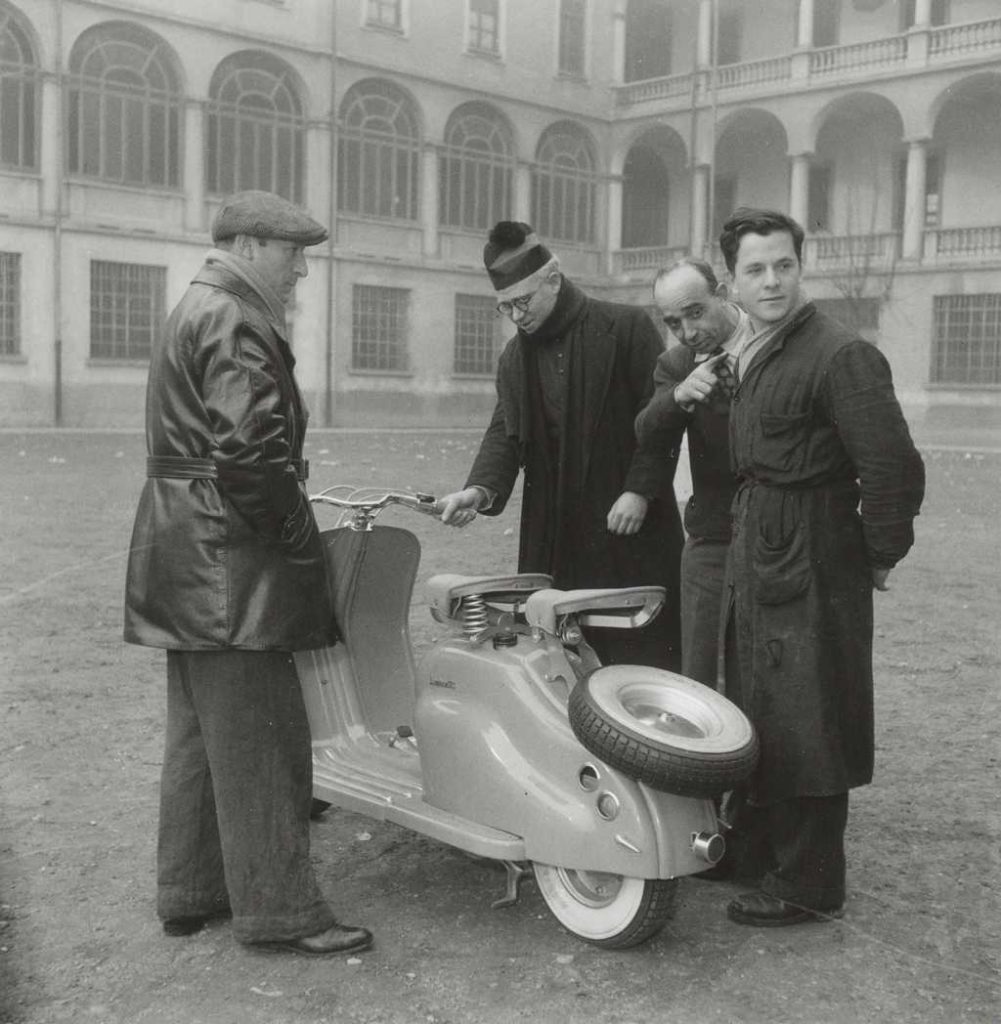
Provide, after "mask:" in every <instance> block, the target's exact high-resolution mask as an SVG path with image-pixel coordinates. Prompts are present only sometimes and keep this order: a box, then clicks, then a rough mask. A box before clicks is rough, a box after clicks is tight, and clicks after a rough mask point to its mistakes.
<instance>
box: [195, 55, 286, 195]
mask: <svg viewBox="0 0 1001 1024" xmlns="http://www.w3.org/2000/svg"><path fill="white" fill-rule="evenodd" d="M207 115H208V116H207V118H206V133H207V142H206V150H207V152H206V154H205V187H206V189H207V191H208V192H209V193H212V194H215V195H228V194H230V193H232V192H242V191H243V190H244V189H263V190H264V191H265V192H277V193H278V194H279V195H282V196H285V198H286V199H291V200H292V201H293V202H301V201H302V197H303V189H304V183H303V177H304V175H303V168H304V163H305V160H304V154H305V137H306V125H305V119H304V117H303V113H302V102H301V100H300V97H299V91H298V88H297V86H296V82H295V80H294V77H293V72H292V69H291V68H289V67H288V66H287V65H286V64H284V63H283V62H282V61H280V60H279V59H278V58H277V57H272V56H271V55H270V54H268V53H250V52H245V53H236V54H233V55H232V56H230V57H227V58H226V60H224V61H223V62H222V63H221V64H220V65H219V67H218V68H216V71H215V74H214V75H213V76H212V82H211V84H210V86H209V105H208V110H207Z"/></svg>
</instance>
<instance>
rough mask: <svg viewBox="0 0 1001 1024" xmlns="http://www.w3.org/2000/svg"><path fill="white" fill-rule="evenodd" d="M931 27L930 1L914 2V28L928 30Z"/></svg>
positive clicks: (916, 0) (920, 0)
mask: <svg viewBox="0 0 1001 1024" xmlns="http://www.w3.org/2000/svg"><path fill="white" fill-rule="evenodd" d="M930 25H931V0H915V3H914V28H928V27H930Z"/></svg>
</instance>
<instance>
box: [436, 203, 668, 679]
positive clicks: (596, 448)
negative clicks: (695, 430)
mask: <svg viewBox="0 0 1001 1024" xmlns="http://www.w3.org/2000/svg"><path fill="white" fill-rule="evenodd" d="M483 259H484V264H485V266H486V269H487V273H488V275H489V277H490V280H491V283H492V285H493V287H494V290H495V292H496V293H497V298H498V300H499V302H498V310H499V311H500V312H501V313H503V314H505V315H507V316H508V317H510V319H511V320H512V322H513V323H514V324H515V326H516V327H517V329H518V332H517V334H516V335H515V336H514V337H513V338H512V339H511V340H510V341H509V342H508V344H507V346H506V347H505V349H504V351H503V353H502V354H501V357H500V363H499V365H498V369H497V405H496V408H495V410H494V413H493V418H492V419H491V421H490V425H489V426H488V427H487V430H486V433H485V434H484V436H483V441H482V443H481V445H480V449H479V453H478V454H477V456H476V459H475V461H474V463H473V467H472V469H471V471H470V473H469V477H468V479H467V481H466V484H465V487H464V488H463V489H462V490H461V491H457V492H455V493H453V494H450V495H447V496H446V498H445V499H444V508H443V512H442V519H443V520H444V521H445V522H446V523H452V524H454V525H460V526H461V525H465V524H466V523H468V522H469V521H470V520H471V519H472V518H473V517H474V516H475V515H476V513H477V512H481V513H483V514H485V515H499V514H500V513H501V512H503V510H504V508H505V506H506V504H507V501H508V499H509V497H510V495H511V492H512V490H513V488H514V485H515V482H516V480H517V478H518V473H519V471H520V470H522V469H523V470H524V474H525V476H524V489H523V495H522V508H521V535H520V545H519V556H518V568H519V571H521V572H542V573H549V574H550V575H552V576H553V580H554V585H555V586H556V587H559V588H561V589H574V588H579V587H626V586H641V585H656V586H663V587H665V588H666V589H667V600H666V602H665V605H664V609H663V611H662V612H661V613H660V615H659V616H658V617H657V618H656V619H655V620H654V621H653V622H652V623H651V624H650V625H649V626H647V627H645V628H644V629H642V630H603V631H597V632H595V633H593V634H592V635H591V636H590V637H589V640H590V641H591V643H592V645H593V646H594V647H595V649H596V650H597V653H598V655H599V657H600V658H601V660H602V662H603V663H605V664H611V663H633V664H645V665H653V666H658V667H663V668H671V669H677V668H678V667H679V641H678V632H679V625H678V591H679V584H678V574H679V560H680V553H681V547H682V543H683V535H682V531H681V519H680V516H679V514H678V507H677V503H676V501H675V498H674V489H673V480H674V470H675V467H676V465H677V457H678V456H677V451H676V450H675V451H673V452H671V453H665V452H664V451H663V450H662V449H661V448H659V447H658V446H656V445H650V446H648V447H644V446H642V445H637V442H636V438H635V435H634V431H633V421H634V420H635V418H636V414H637V413H638V412H639V410H640V409H641V408H642V407H643V406H644V405H645V404H646V402H647V400H648V399H649V397H650V394H651V392H652V390H653V370H654V365H655V364H656V361H657V356H658V355H659V354H660V353H661V351H663V343H662V342H661V339H660V335H659V334H658V332H657V329H656V327H655V326H654V324H653V322H652V321H651V319H650V317H649V316H648V315H647V314H646V312H645V311H644V310H641V309H638V308H635V307H631V306H624V305H619V304H615V303H610V302H600V301H597V300H595V299H592V298H590V297H588V296H587V295H585V294H584V293H583V292H582V291H581V290H580V289H579V288H577V287H576V286H575V285H574V284H573V282H571V281H570V280H568V279H567V278H566V277H565V276H564V275H563V274H562V273H561V271H560V268H559V261H558V260H557V259H556V258H555V257H554V256H553V255H552V253H550V251H549V250H548V249H547V248H546V246H545V245H543V244H542V243H541V242H540V241H539V239H538V237H537V236H536V234H535V233H534V232H533V231H532V229H531V227H530V226H529V225H527V224H524V223H520V222H514V221H501V222H500V223H499V224H497V225H496V226H495V227H494V229H493V231H492V232H491V234H490V237H489V241H488V242H487V244H486V246H485V248H484V252H483Z"/></svg>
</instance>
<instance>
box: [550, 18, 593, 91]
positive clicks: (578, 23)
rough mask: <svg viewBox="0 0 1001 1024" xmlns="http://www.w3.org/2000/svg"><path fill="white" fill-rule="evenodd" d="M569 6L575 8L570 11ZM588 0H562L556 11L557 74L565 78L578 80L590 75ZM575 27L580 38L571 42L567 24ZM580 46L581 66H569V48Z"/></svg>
mask: <svg viewBox="0 0 1001 1024" xmlns="http://www.w3.org/2000/svg"><path fill="white" fill-rule="evenodd" d="M568 7H572V8H573V10H569V11H568V9H567V8H568ZM588 14H589V10H588V0H560V3H559V8H558V10H557V12H556V74H557V75H559V76H560V77H563V78H572V79H577V80H581V81H583V80H586V79H587V76H588V59H587V58H588V46H587V40H588V26H589V18H588ZM568 24H569V25H571V26H573V27H574V31H575V32H576V33H579V38H577V39H572V40H570V44H569V45H568V43H567V35H566V32H567V25H568ZM571 46H572V47H573V48H576V47H579V51H580V52H579V54H578V58H579V61H580V66H579V67H578V68H574V67H569V66H567V62H566V61H565V59H564V58H565V54H566V52H567V50H568V49H571Z"/></svg>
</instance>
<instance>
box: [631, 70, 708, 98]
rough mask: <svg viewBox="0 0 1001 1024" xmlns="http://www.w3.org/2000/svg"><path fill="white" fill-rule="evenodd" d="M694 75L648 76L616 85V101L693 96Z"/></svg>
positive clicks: (689, 73)
mask: <svg viewBox="0 0 1001 1024" xmlns="http://www.w3.org/2000/svg"><path fill="white" fill-rule="evenodd" d="M693 77H694V76H693V75H692V73H691V72H688V73H687V74H684V75H668V76H667V77H666V78H648V79H645V80H644V81H642V82H628V83H627V84H626V85H620V86H617V87H616V97H615V98H616V102H617V103H618V104H619V105H620V106H626V105H628V104H630V103H643V102H644V101H646V100H666V99H670V98H671V97H673V96H691V94H692V79H693Z"/></svg>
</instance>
